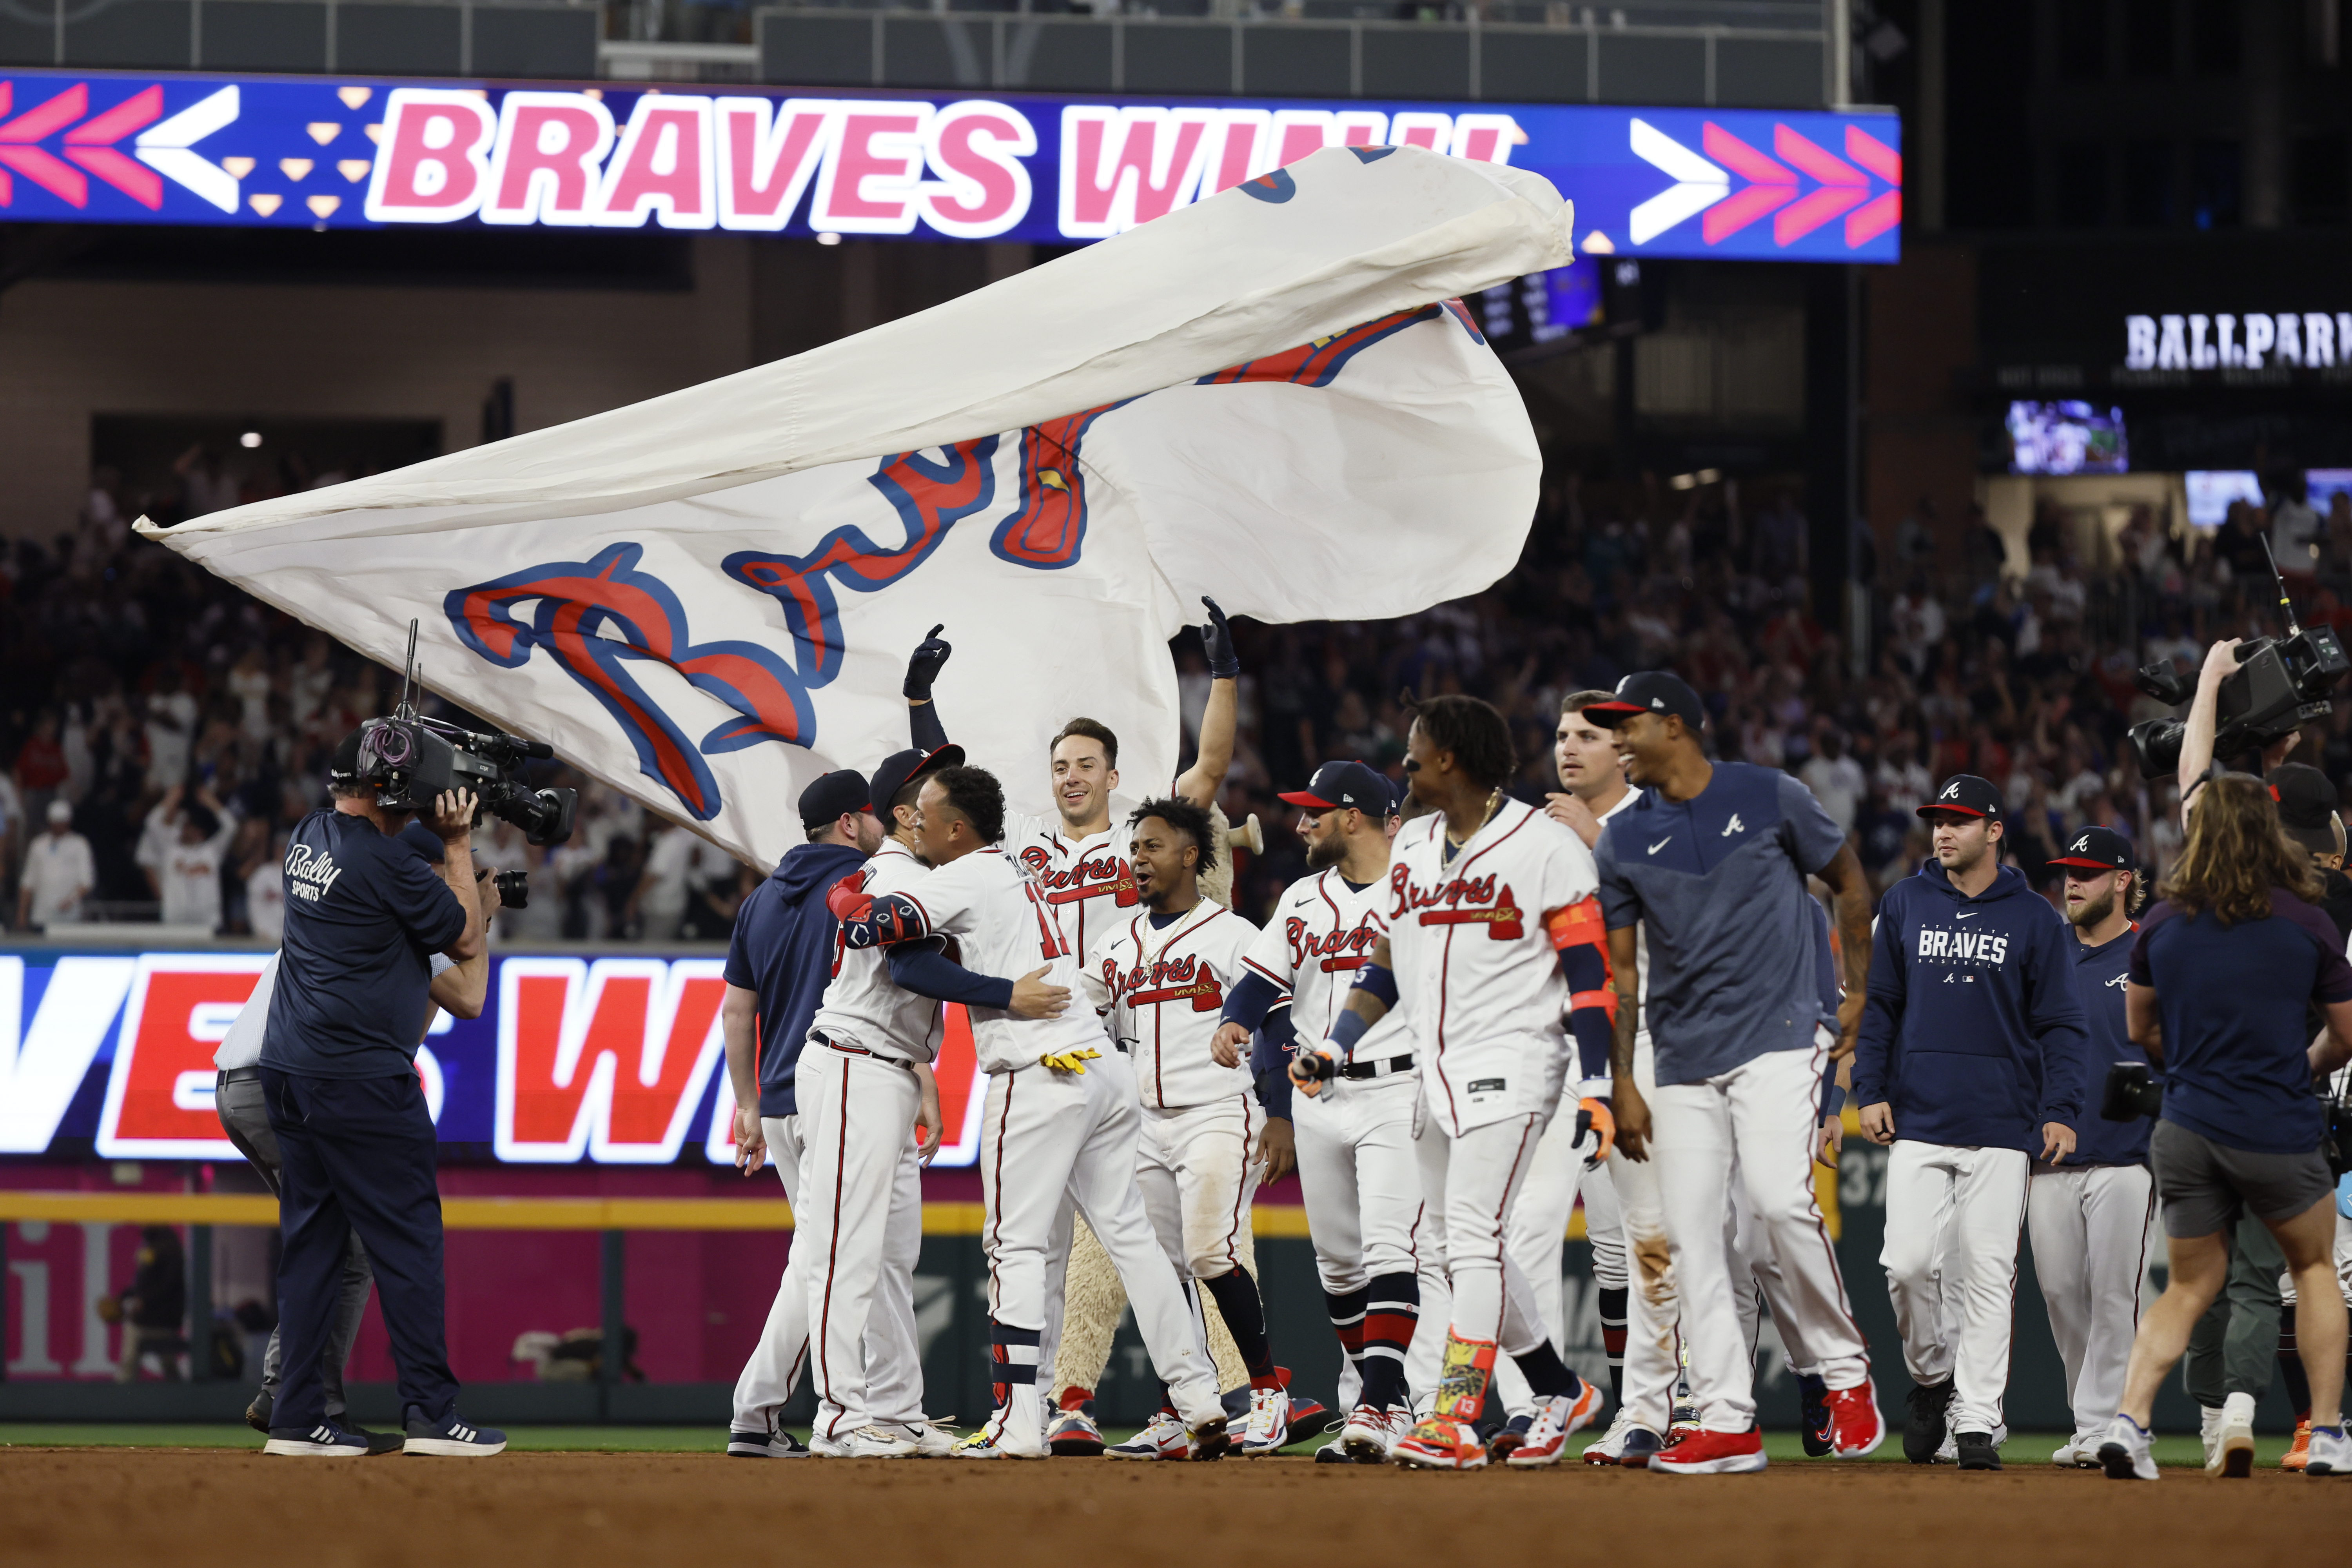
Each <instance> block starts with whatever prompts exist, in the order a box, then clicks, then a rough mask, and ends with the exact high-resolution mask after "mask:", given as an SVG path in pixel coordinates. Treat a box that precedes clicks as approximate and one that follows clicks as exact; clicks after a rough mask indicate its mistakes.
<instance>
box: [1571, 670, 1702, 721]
mask: <svg viewBox="0 0 2352 1568" xmlns="http://www.w3.org/2000/svg"><path fill="white" fill-rule="evenodd" d="M1584 711H1585V712H1586V713H1588V714H1590V715H1591V717H1592V718H1593V719H1594V720H1596V721H1599V722H1601V723H1602V724H1605V725H1607V726H1608V727H1609V728H1611V729H1612V730H1613V729H1615V728H1616V727H1617V726H1618V725H1620V724H1622V723H1623V722H1624V721H1626V720H1628V719H1631V718H1632V717H1633V715H1634V714H1636V713H1655V714H1657V715H1658V716H1659V717H1660V718H1664V717H1665V716H1666V715H1667V714H1669V713H1672V714H1674V715H1675V717H1677V718H1679V719H1681V720H1682V721H1683V723H1684V725H1685V727H1686V728H1688V729H1690V730H1692V731H1698V730H1703V729H1705V728H1706V704H1705V703H1703V702H1701V701H1700V700H1698V693H1697V692H1696V691H1693V690H1692V689H1691V688H1690V682H1688V681H1686V680H1685V679H1683V678H1682V677H1681V676H1679V675H1676V674H1675V673H1673V672H1672V671H1671V670H1664V669H1643V670H1636V671H1635V672H1634V673H1633V674H1632V675H1629V676H1627V677H1626V678H1625V679H1622V680H1621V681H1619V682H1618V683H1617V690H1616V694H1615V695H1614V696H1613V697H1612V699H1611V700H1609V701H1607V702H1595V703H1591V704H1590V705H1589V706H1588V707H1586V709H1585V710H1584Z"/></svg>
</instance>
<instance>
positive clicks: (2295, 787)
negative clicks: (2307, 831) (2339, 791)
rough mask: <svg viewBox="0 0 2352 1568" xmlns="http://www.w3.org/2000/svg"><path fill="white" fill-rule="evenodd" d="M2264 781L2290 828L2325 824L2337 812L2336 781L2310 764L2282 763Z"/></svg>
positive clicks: (2324, 825)
mask: <svg viewBox="0 0 2352 1568" xmlns="http://www.w3.org/2000/svg"><path fill="white" fill-rule="evenodd" d="M2263 782H2264V783H2265V784H2268V785H2269V786H2270V792H2271V798H2272V799H2273V800H2274V801H2276V802H2278V811H2279V820H2280V821H2281V822H2283V823H2284V824H2286V826H2289V827H2326V826H2327V825H2328V823H2327V819H2328V818H2329V817H2330V816H2334V815H2335V814H2336V784H2335V781H2334V780H2332V779H2330V778H2329V777H2328V776H2327V775H2326V773H2322V772H2320V771H2319V770H2318V769H2317V768H2315V767H2313V766H2311V765H2310V764H2309V763H2283V764H2282V765H2280V766H2278V767H2275V768H2273V769H2272V770H2271V775H2270V777H2269V778H2268V779H2266V780H2264V781H2263Z"/></svg>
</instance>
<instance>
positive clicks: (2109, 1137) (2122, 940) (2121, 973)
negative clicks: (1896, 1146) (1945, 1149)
mask: <svg viewBox="0 0 2352 1568" xmlns="http://www.w3.org/2000/svg"><path fill="white" fill-rule="evenodd" d="M2138 939H2139V927H2138V926H2137V925H2135V926H2133V927H2132V928H2131V929H2130V930H2129V931H2126V932H2124V934H2123V935H2121V936H2119V937H2117V938H2116V940H2115V941H2113V942H2108V943H2106V944H2105V945H2104V946H2100V947H2089V946H2085V945H2084V943H2083V942H2082V941H2081V940H2080V939H2077V940H2076V941H2075V942H2074V946H2075V949H2076V952H2075V954H2074V995H2075V997H2076V999H2077V1000H2079V1001H2080V1002H2081V1003H2082V1004H2083V1016H2084V1020H2085V1021H2086V1022H2088V1024H2089V1025H2090V1029H2091V1045H2090V1054H2089V1066H2090V1077H2089V1079H2088V1080H2087V1082H2086V1083H2085V1084H2084V1094H2085V1100H2086V1103H2085V1104H2084V1108H2083V1120H2082V1121H2075V1122H2071V1123H2069V1125H2070V1126H2072V1127H2073V1128H2074V1157H2073V1158H2071V1159H2069V1160H2068V1161H2067V1162H2066V1163H2067V1164H2069V1165H2145V1164H2147V1135H2148V1134H2149V1133H2150V1132H2152V1131H2155V1129H2156V1123H2155V1122H2153V1121H2149V1120H2148V1119H2147V1117H2145V1116H2135V1117H2133V1118H2132V1119H2131V1120H2130V1121H2108V1120H2107V1119H2106V1118H2105V1117H2104V1116H2102V1115H2100V1114H2099V1105H2098V1102H2099V1100H2101V1099H2102V1098H2104V1096H2105V1092H2106V1084H2107V1069H2108V1068H2111V1067H2113V1066H2114V1065H2115V1064H2116V1063H2117V1062H2137V1063H2139V1064H2140V1065H2141V1066H2142V1067H2148V1068H2154V1067H2155V1064H2154V1063H2152V1062H2150V1061H2149V1060H2148V1059H2147V1052H2146V1051H2144V1050H2142V1049H2141V1048H2140V1047H2137V1046H2136V1045H2133V1044H2132V1042H2131V1036H2130V1035H2129V1034H2127V1033H2126V1032H2125V1028H2124V979H2125V977H2126V975H2127V974H2129V973H2131V955H2132V944H2133V943H2134V942H2137V940H2138ZM2155 1070H2156V1071H2157V1072H2158V1075H2159V1076H2161V1074H2162V1072H2163V1069H2162V1068H2156V1069H2155ZM1895 1125H1896V1126H1898V1127H1899V1126H1901V1125H1902V1123H1901V1122H1899V1121H1898V1122H1896V1123H1895Z"/></svg>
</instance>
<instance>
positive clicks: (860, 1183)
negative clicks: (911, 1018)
mask: <svg viewBox="0 0 2352 1568" xmlns="http://www.w3.org/2000/svg"><path fill="white" fill-rule="evenodd" d="M797 1083H798V1095H799V1100H800V1104H801V1116H800V1121H801V1137H802V1140H803V1150H802V1157H803V1164H802V1169H801V1194H802V1197H801V1199H800V1201H798V1202H796V1203H795V1204H794V1205H793V1224H794V1226H796V1227H797V1228H798V1230H799V1235H798V1236H796V1237H794V1238H793V1251H794V1252H795V1253H799V1252H801V1251H802V1250H803V1248H805V1249H806V1251H807V1255H808V1259H809V1264H808V1268H807V1271H806V1279H807V1281H808V1321H809V1324H810V1325H811V1340H810V1345H809V1351H810V1374H811V1376H812V1378H813V1379H814V1383H815V1384H816V1392H817V1411H816V1426H815V1430H816V1432H817V1433H818V1434H819V1435H820V1436H825V1437H831V1438H841V1437H846V1436H849V1434H851V1433H852V1432H855V1431H856V1430H857V1429H858V1428H860V1427H862V1426H871V1425H873V1424H874V1423H875V1422H877V1421H920V1420H921V1419H922V1418H923V1369H922V1364H921V1361H920V1359H919V1357H917V1358H913V1359H912V1360H911V1361H910V1362H909V1363H907V1364H905V1365H901V1364H898V1363H895V1362H893V1361H889V1360H886V1361H884V1362H883V1363H880V1364H878V1365H875V1366H868V1364H867V1362H866V1356H865V1355H864V1354H863V1353H862V1347H863V1346H864V1345H865V1344H866V1336H867V1333H868V1330H869V1327H870V1325H871V1324H873V1323H875V1322H877V1321H882V1322H898V1321H904V1322H905V1323H906V1324H908V1325H910V1326H911V1325H912V1324H913V1322H914V1321H915V1296H914V1290H915V1263H916V1260H917V1258H919V1256H920V1255H921V1253H922V1250H923V1182H922V1166H921V1163H920V1162H919V1157H918V1155H917V1153H916V1150H915V1135H914V1127H915V1116H916V1113H917V1112H918V1111H919V1110H921V1108H922V1091H921V1088H920V1086H919V1083H918V1081H917V1079H916V1078H915V1074H914V1071H913V1069H912V1068H908V1067H906V1066H904V1065H902V1064H900V1063H898V1062H896V1061H892V1060H887V1059H885V1058H877V1057H871V1056H864V1055H856V1054H853V1053H851V1052H848V1051H844V1050H842V1049H840V1048H838V1047H834V1046H821V1045H819V1044H817V1043H816V1042H815V1041H814V1040H812V1041H810V1042H809V1045H808V1047H807V1048H806V1049H804V1050H803V1051H802V1053H801V1059H800V1069H799V1073H798V1075H797Z"/></svg>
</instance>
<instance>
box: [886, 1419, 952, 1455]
mask: <svg viewBox="0 0 2352 1568" xmlns="http://www.w3.org/2000/svg"><path fill="white" fill-rule="evenodd" d="M891 1427H892V1429H893V1430H894V1431H899V1432H904V1433H905V1434H906V1435H907V1436H909V1437H911V1438H913V1439H914V1442H915V1457H916V1458H919V1459H944V1458H947V1457H948V1456H949V1455H950V1454H952V1453H954V1452H955V1447H956V1435H955V1434H954V1433H953V1432H952V1431H950V1430H949V1429H948V1428H947V1427H946V1426H941V1425H940V1423H938V1422H936V1421H934V1420H932V1419H931V1418H930V1417H929V1416H928V1415H926V1416H925V1417H923V1419H921V1420H920V1421H896V1422H893V1423H891Z"/></svg>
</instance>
